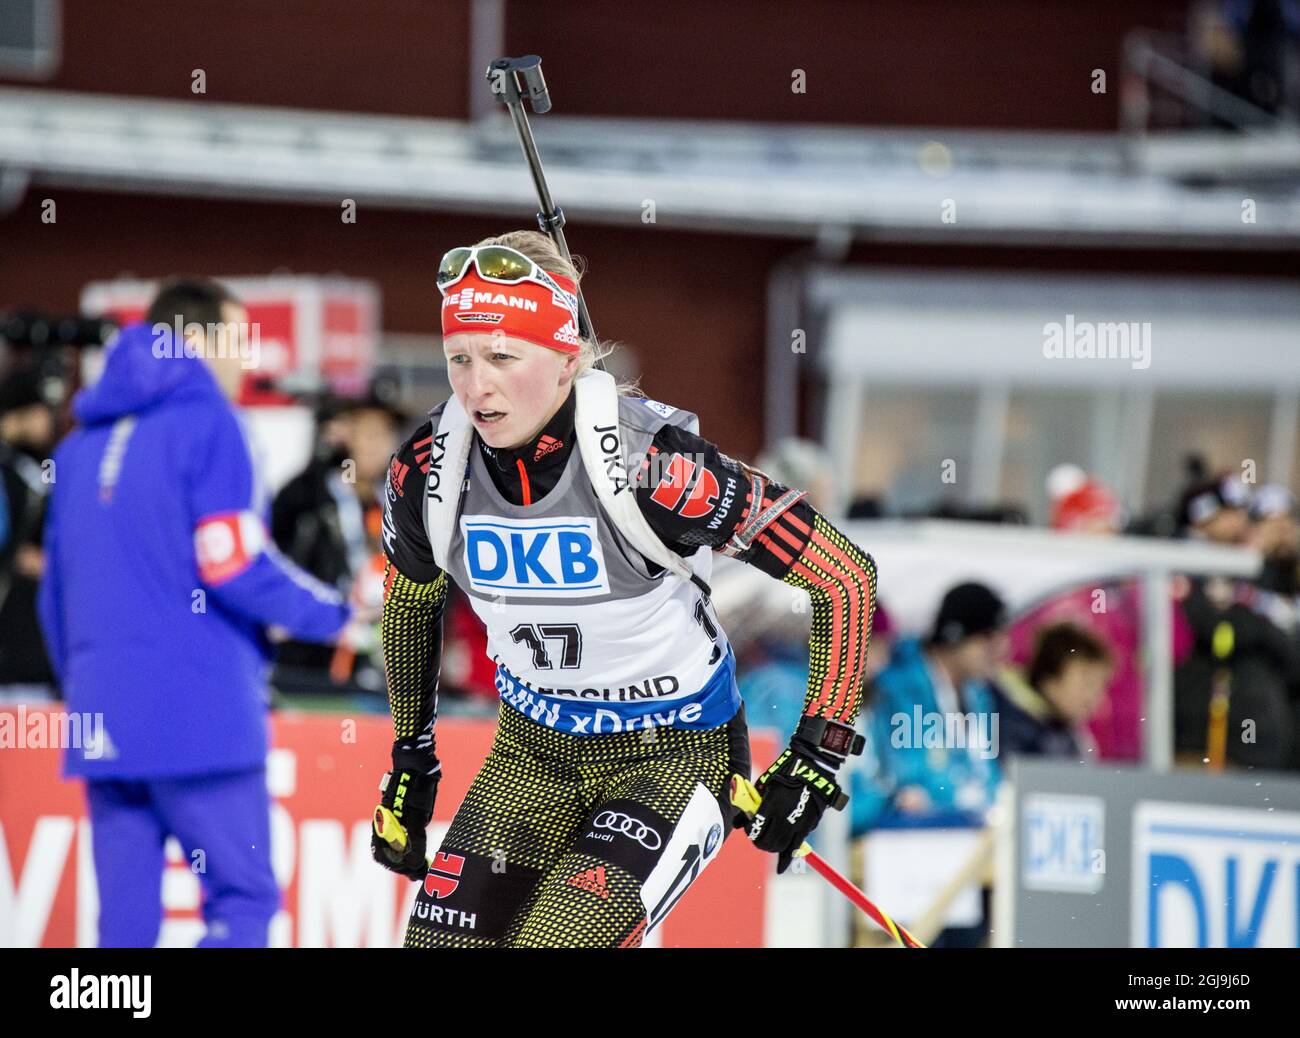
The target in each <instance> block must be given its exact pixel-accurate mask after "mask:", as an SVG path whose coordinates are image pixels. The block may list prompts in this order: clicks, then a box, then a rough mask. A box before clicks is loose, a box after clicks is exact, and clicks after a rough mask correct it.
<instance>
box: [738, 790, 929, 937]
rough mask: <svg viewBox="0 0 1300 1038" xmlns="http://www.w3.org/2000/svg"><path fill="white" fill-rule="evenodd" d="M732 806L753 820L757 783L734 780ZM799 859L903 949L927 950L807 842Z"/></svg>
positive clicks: (758, 799)
mask: <svg viewBox="0 0 1300 1038" xmlns="http://www.w3.org/2000/svg"><path fill="white" fill-rule="evenodd" d="M731 802H732V804H734V805H735V806H736V807H737V808H739V809H740V810H741V811H742V812H744V813H745V814H747V815H750V816H753V815H754V814H755V813H757V811H758V808H759V806H760V805H761V804H762V802H763V799H762V797H761V796H759V793H758V789H757V787H756V786H755V785H754V783H752V782H750V781H749V779H747V778H745V776H744V775H739V774H737V775H732V776H731ZM794 856H795V857H796V858H806V859H807V860H808V864H809V865H811V866H812V867H813V869H815V870H816V871H817V872H819V873H821V875H822V876H824V877H825V878H826V879H827V880H828V881H829V882H830V884H831V886H833V887H834V888H835V889H836V890H838V891H839V892H840V893H841V894H843V895H844V896H845V897H847V898H848V899H849V900H850V901H852V902H853V904H854V905H856V906H857V907H858V908H859V909H860V910H861V911H862V912H864V913H866V915H867V916H868V917H869V918H870V919H872V920H873V921H874V922H875V923H876V924H877V925H878V926H879V927H880V928H881V929H882V930H884V931H885V932H886V933H887V934H889V935H890V936H891V937H893V938H894V940H896V941H897V942H898V943H899V944H901V945H902V946H903V947H904V948H924V947H925V945H924V944H922V943H921V942H920V941H918V940H917V939H916V938H915V937H913V936H912V935H911V934H910V933H909V932H908V930H907V927H905V926H903V925H902V924H901V923H896V922H894V920H893V919H891V918H890V917H889V916H888V915H887V914H886V913H885V912H882V911H881V910H880V909H879V908H878V907H877V906H876V904H875V903H874V902H873V901H872V900H871V899H870V898H869V897H867V895H866V894H864V893H863V892H862V891H861V890H859V889H858V888H857V887H855V886H854V885H853V884H852V883H850V882H849V881H848V880H847V879H845V878H844V876H842V875H840V873H839V872H837V871H836V870H835V869H834V868H832V867H831V865H830V863H829V862H827V861H826V859H825V858H823V857H822V856H821V855H820V854H818V853H817V852H816V851H815V850H813V849H812V847H810V846H809V845H808V843H807V841H805V842H804V843H803V844H802V845H801V846H800V847H799V849H798V850H797V851H795V852H794Z"/></svg>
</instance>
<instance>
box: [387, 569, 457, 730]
mask: <svg viewBox="0 0 1300 1038" xmlns="http://www.w3.org/2000/svg"><path fill="white" fill-rule="evenodd" d="M384 582H385V583H384V586H385V589H386V591H385V595H384V612H383V617H382V619H381V621H380V628H379V632H380V639H381V642H382V645H383V652H384V669H385V671H386V672H387V675H388V706H389V709H390V710H391V711H392V713H393V732H394V736H395V738H397V739H411V738H414V737H415V736H416V735H417V734H418V733H419V732H421V731H423V730H424V728H425V727H426V726H427V725H428V724H429V723H430V722H431V720H432V715H433V712H434V709H435V705H436V704H435V702H434V699H435V696H436V692H437V678H438V675H437V666H438V661H440V660H441V658H442V652H441V649H442V646H441V643H440V642H439V643H438V644H434V641H435V639H441V637H442V630H441V627H440V626H439V624H438V621H439V619H440V617H441V615H442V610H443V606H444V605H445V603H446V600H447V575H446V574H445V573H439V574H438V579H437V580H435V581H434V582H433V583H431V584H417V583H415V581H413V580H410V579H408V578H407V577H405V576H403V575H402V573H401V572H400V571H398V570H397V569H395V568H394V567H393V564H392V563H391V562H390V563H388V565H387V568H386V569H385V572H384ZM430 668H432V669H433V673H432V674H430V673H429V671H430Z"/></svg>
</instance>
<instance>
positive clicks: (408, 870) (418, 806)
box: [370, 764, 440, 880]
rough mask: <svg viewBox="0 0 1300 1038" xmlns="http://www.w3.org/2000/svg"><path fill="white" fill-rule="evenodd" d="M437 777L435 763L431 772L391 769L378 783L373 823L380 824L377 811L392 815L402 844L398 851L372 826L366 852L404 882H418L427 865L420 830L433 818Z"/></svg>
mask: <svg viewBox="0 0 1300 1038" xmlns="http://www.w3.org/2000/svg"><path fill="white" fill-rule="evenodd" d="M439 777H440V772H439V771H438V769H437V765H436V764H435V766H434V769H433V771H432V772H425V771H421V770H417V769H415V768H398V767H394V768H393V770H392V771H389V772H385V774H384V778H383V781H382V782H380V783H379V791H380V793H381V794H383V796H382V798H381V799H380V801H379V807H377V808H375V815H376V823H379V822H380V819H381V816H382V815H383V811H382V810H381V809H386V810H387V811H390V812H392V817H393V818H395V819H396V820H397V822H398V824H399V825H400V826H401V827H402V828H403V829H405V830H406V832H405V842H404V844H403V845H402V847H401V849H400V850H398V849H396V848H394V847H393V846H392V845H391V844H390V843H389V841H388V840H385V839H383V838H382V837H380V835H379V833H378V831H377V826H372V827H371V832H370V853H371V855H372V856H373V857H374V859H375V861H377V862H379V864H380V865H382V866H384V868H386V869H389V870H391V871H392V872H396V873H399V874H400V875H403V876H406V877H407V878H408V879H413V880H422V879H424V877H425V874H426V873H427V872H428V871H429V862H428V859H427V858H426V857H425V835H424V830H425V827H426V826H427V825H428V824H429V820H430V819H431V818H432V817H433V802H434V799H435V798H436V797H437V795H438V779H439ZM390 839H392V836H391V835H390Z"/></svg>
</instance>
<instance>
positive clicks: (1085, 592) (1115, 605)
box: [1010, 466, 1192, 761]
mask: <svg viewBox="0 0 1300 1038" xmlns="http://www.w3.org/2000/svg"><path fill="white" fill-rule="evenodd" d="M1048 487H1049V491H1050V492H1051V494H1052V499H1053V503H1052V528H1053V529H1056V530H1064V531H1073V532H1076V533H1091V534H1097V535H1103V536H1107V535H1109V536H1113V535H1115V534H1117V533H1119V529H1120V518H1121V512H1120V506H1119V502H1118V501H1116V500H1115V497H1114V495H1112V494H1111V493H1110V491H1109V490H1107V489H1106V487H1105V486H1103V485H1102V484H1101V483H1100V482H1099V481H1098V480H1095V479H1091V478H1089V477H1088V476H1087V475H1086V474H1085V473H1083V472H1082V471H1081V470H1079V469H1077V468H1075V467H1074V466H1061V467H1060V469H1057V470H1054V471H1053V473H1052V475H1051V477H1049V480H1048ZM1169 608H1170V610H1171V612H1172V614H1173V629H1174V661H1175V663H1176V664H1177V663H1181V662H1182V661H1183V660H1184V659H1186V657H1187V655H1188V653H1189V652H1190V651H1191V648H1192V632H1191V628H1190V627H1189V626H1188V623H1187V620H1186V618H1185V617H1184V616H1183V612H1182V609H1181V607H1180V606H1179V605H1178V603H1177V602H1176V601H1174V600H1172V599H1171V601H1170V603H1169ZM1063 622H1072V623H1076V624H1080V625H1082V626H1084V627H1086V628H1087V629H1088V630H1090V631H1092V632H1093V633H1095V634H1096V635H1097V636H1098V637H1100V638H1101V639H1103V640H1104V641H1105V643H1106V646H1107V648H1108V649H1109V650H1110V653H1111V657H1112V659H1113V660H1114V663H1115V671H1114V675H1113V676H1112V678H1111V681H1110V684H1109V686H1108V687H1107V689H1106V698H1105V701H1104V702H1103V704H1102V706H1101V709H1100V710H1098V712H1097V714H1096V715H1095V716H1094V717H1093V719H1092V721H1091V722H1090V723H1089V726H1088V728H1089V731H1090V732H1091V733H1092V736H1093V738H1094V739H1095V740H1096V742H1097V751H1098V753H1099V754H1100V756H1101V758H1102V759H1103V760H1128V761H1133V760H1138V759H1140V758H1141V756H1142V716H1143V715H1142V700H1143V674H1142V661H1141V655H1140V649H1141V641H1140V640H1141V637H1142V628H1143V624H1142V601H1141V591H1140V588H1139V586H1138V582H1137V581H1136V580H1132V579H1119V580H1104V581H1100V582H1098V583H1097V584H1085V585H1083V586H1082V587H1077V588H1074V589H1072V590H1070V591H1067V592H1064V593H1062V594H1059V595H1054V596H1052V597H1051V598H1049V599H1047V600H1046V601H1044V602H1042V603H1041V604H1039V605H1038V606H1036V607H1035V608H1033V609H1031V610H1030V611H1029V612H1028V613H1026V614H1024V615H1023V616H1021V617H1020V618H1019V619H1017V620H1016V621H1015V623H1013V624H1012V625H1011V630H1010V638H1011V659H1012V662H1013V663H1015V664H1017V665H1019V666H1022V667H1023V666H1027V665H1028V663H1029V659H1030V657H1031V656H1032V655H1033V651H1034V636H1035V634H1036V632H1037V631H1038V630H1039V629H1040V628H1042V627H1044V626H1046V625H1048V624H1057V623H1063Z"/></svg>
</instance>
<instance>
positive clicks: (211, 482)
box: [39, 324, 348, 779]
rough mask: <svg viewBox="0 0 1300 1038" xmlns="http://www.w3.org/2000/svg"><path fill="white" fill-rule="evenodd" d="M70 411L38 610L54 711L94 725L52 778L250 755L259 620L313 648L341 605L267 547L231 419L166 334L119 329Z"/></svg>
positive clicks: (168, 772) (197, 769)
mask: <svg viewBox="0 0 1300 1038" xmlns="http://www.w3.org/2000/svg"><path fill="white" fill-rule="evenodd" d="M178 353H179V354H181V355H177V354H178ZM158 354H162V356H159V355H158ZM73 411H74V413H75V414H76V417H77V418H78V420H79V421H80V422H81V423H82V424H81V426H80V427H79V428H77V429H75V430H74V431H73V432H72V433H71V434H70V435H69V436H68V437H67V438H66V439H65V440H64V441H63V443H62V444H61V445H60V446H59V448H58V450H57V451H55V454H54V463H55V467H54V485H53V488H52V489H53V492H52V494H51V495H50V503H49V511H48V515H47V524H46V535H45V551H46V570H45V576H44V579H43V580H42V582H41V588H40V596H39V611H40V619H41V627H42V630H43V633H44V635H45V640H46V645H47V648H48V650H49V655H50V659H51V663H52V664H53V666H54V669H55V673H56V674H57V676H58V679H59V683H60V685H61V686H62V688H63V693H64V697H65V699H66V704H67V708H68V710H69V711H72V712H74V713H82V714H101V715H102V718H103V724H102V733H100V731H99V729H98V728H95V727H94V726H92V731H94V732H95V733H96V734H97V735H98V734H102V738H96V739H83V740H82V745H81V747H79V748H69V749H68V751H67V754H66V756H65V759H64V773H65V774H66V775H69V776H83V777H86V778H91V779H96V778H159V777H164V776H180V775H196V774H210V773H213V772H218V771H229V770H235V769H240V768H247V767H252V766H256V765H260V764H262V763H263V761H264V760H265V757H266V752H267V746H268V732H267V723H266V710H267V696H266V687H267V686H266V675H267V671H268V667H269V663H270V656H271V652H270V648H271V646H270V642H269V641H268V639H267V637H266V634H265V629H266V627H267V626H268V625H277V626H279V627H283V628H285V629H286V630H287V632H288V633H289V634H291V635H293V636H294V637H296V638H299V639H301V640H303V641H328V640H330V639H331V638H332V637H333V636H334V635H336V634H337V633H338V631H339V629H340V628H341V627H342V626H343V625H344V624H345V623H346V621H347V619H348V609H347V607H346V605H345V604H344V603H343V602H342V601H341V599H340V596H339V595H338V593H337V592H336V591H334V590H333V589H331V588H329V587H327V586H326V585H324V584H322V583H320V582H319V581H317V580H315V579H314V578H312V577H310V576H308V575H307V574H305V573H303V572H302V571H301V570H299V569H297V568H296V567H295V566H294V565H293V564H292V563H290V562H289V561H288V560H286V559H285V558H284V557H283V556H281V555H280V554H279V553H278V552H277V551H276V549H275V546H274V544H273V543H272V542H271V541H270V538H269V537H268V536H267V535H266V525H265V524H266V511H267V502H266V499H265V495H264V493H263V491H262V488H261V486H260V485H259V483H258V480H257V476H256V474H255V471H254V467H253V462H252V457H251V454H250V451H249V447H248V442H247V440H246V439H245V436H244V431H243V428H242V426H241V424H240V421H239V418H238V415H237V414H236V412H235V409H234V408H233V407H232V406H231V404H230V403H229V402H228V401H227V400H226V398H225V396H224V394H223V393H222V391H221V389H220V387H219V386H218V384H217V381H216V379H215V378H214V377H213V375H212V373H211V372H210V371H209V370H208V367H207V365H206V364H205V363H204V362H203V361H202V360H200V359H198V358H195V357H186V356H184V355H183V352H182V351H179V350H173V349H172V343H171V340H170V337H167V338H161V339H160V338H159V337H158V336H156V335H155V334H154V333H153V332H152V331H151V330H150V328H149V326H148V325H146V324H135V325H131V326H129V327H127V328H124V329H123V330H122V332H121V333H120V335H119V336H118V337H117V339H116V341H115V342H114V343H113V344H112V345H110V347H109V350H108V356H107V360H106V363H105V366H104V372H103V376H102V377H101V378H100V380H99V381H98V382H97V383H96V384H95V385H93V386H91V387H90V388H89V389H86V390H84V391H83V392H81V393H80V394H78V396H77V398H76V400H75V401H74V402H73Z"/></svg>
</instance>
